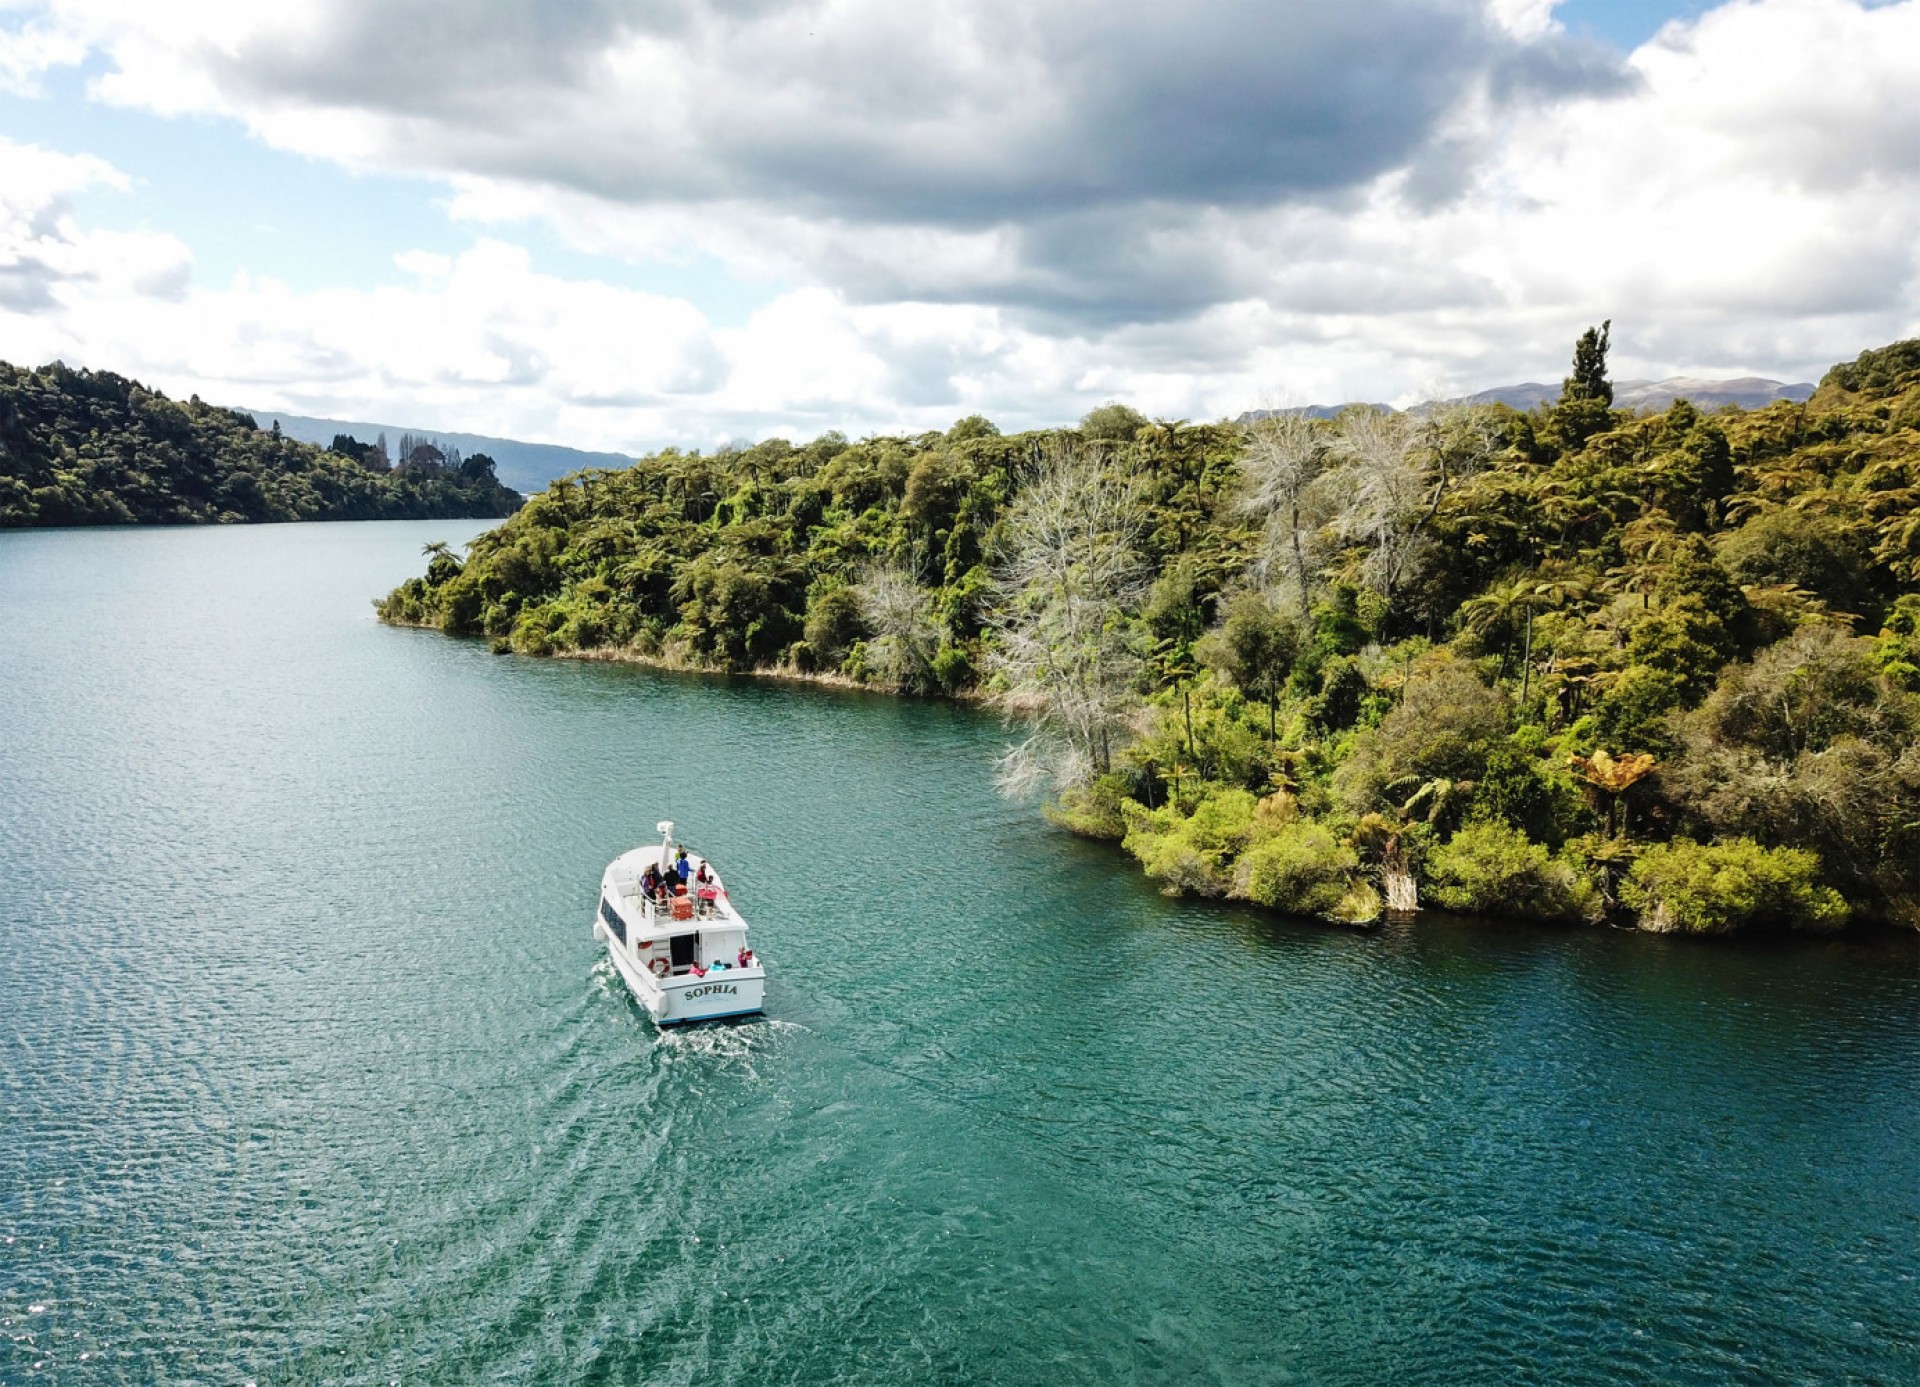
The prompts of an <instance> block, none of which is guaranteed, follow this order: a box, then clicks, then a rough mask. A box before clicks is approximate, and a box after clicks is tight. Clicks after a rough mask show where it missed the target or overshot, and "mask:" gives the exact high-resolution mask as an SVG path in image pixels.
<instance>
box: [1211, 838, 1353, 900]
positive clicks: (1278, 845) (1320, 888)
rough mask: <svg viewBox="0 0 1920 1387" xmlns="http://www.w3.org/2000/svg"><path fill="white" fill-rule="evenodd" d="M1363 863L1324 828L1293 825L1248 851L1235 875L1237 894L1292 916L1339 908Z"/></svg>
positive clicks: (1235, 890)
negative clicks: (1358, 868)
mask: <svg viewBox="0 0 1920 1387" xmlns="http://www.w3.org/2000/svg"><path fill="white" fill-rule="evenodd" d="M1359 865H1360V861H1359V858H1358V857H1356V856H1355V855H1354V851H1353V849H1352V848H1350V847H1348V846H1347V845H1346V844H1345V843H1342V842H1341V841H1340V840H1339V839H1337V838H1335V837H1334V836H1333V833H1332V831H1331V830H1329V829H1327V828H1326V827H1324V826H1323V825H1321V824H1317V823H1305V822H1295V823H1290V824H1285V825H1283V826H1281V827H1280V828H1279V829H1277V830H1275V831H1274V832H1273V833H1272V835H1271V836H1269V837H1268V838H1266V840H1265V841H1263V842H1261V843H1259V844H1257V845H1256V846H1254V847H1252V848H1250V849H1248V850H1247V852H1246V855H1245V856H1243V857H1242V858H1241V859H1240V865H1239V868H1238V870H1237V871H1236V873H1235V875H1234V894H1235V895H1236V896H1240V897H1243V898H1245V899H1246V900H1250V901H1254V902H1256V903H1258V904H1260V905H1264V906H1271V907H1272V908H1273V909H1275V910H1284V911H1287V912H1289V913H1291V914H1294V915H1325V914H1331V913H1332V912H1333V911H1334V910H1336V909H1338V908H1339V906H1340V903H1341V901H1342V900H1343V899H1344V898H1345V897H1346V895H1347V891H1348V888H1349V887H1350V886H1351V885H1352V882H1353V874H1354V871H1355V869H1356V868H1357V867H1358V866H1359Z"/></svg>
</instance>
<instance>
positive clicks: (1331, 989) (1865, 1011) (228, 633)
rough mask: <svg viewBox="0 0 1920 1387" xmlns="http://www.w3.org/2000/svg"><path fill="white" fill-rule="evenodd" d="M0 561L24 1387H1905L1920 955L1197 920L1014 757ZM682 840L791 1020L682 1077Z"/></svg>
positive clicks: (10, 1189)
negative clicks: (635, 891)
mask: <svg viewBox="0 0 1920 1387" xmlns="http://www.w3.org/2000/svg"><path fill="white" fill-rule="evenodd" d="M471 528H472V527H461V526H453V525H447V524H437V525H411V524H403V525H305V526H277V527H262V528H254V529H231V530H147V531H128V532H104V531H76V532H65V533H42V534H9V535H0V777H3V778H0V947H4V950H5V971H4V974H0V977H3V978H4V983H3V990H0V1381H5V1382H8V1383H12V1382H27V1381H38V1380H47V1381H59V1382H78V1383H86V1382H127V1383H146V1382H162V1383H186V1382H208V1383H234V1382H242V1381H246V1380H249V1379H252V1380H255V1381H258V1382H261V1383H268V1382H272V1383H287V1382H294V1383H297V1382H362V1381H364V1382H390V1381H401V1382H482V1381H489V1382H491V1381H500V1382H528V1383H531V1382H609V1383H615V1382H618V1383H696V1382H698V1383H795V1384H804V1383H823V1382H861V1383H869V1382H870V1383H887V1382H936V1383H1071V1382H1087V1383H1127V1382H1138V1383H1163V1382H1164V1383H1282V1382H1302V1383H1322V1382H1324V1383H1384V1382H1425V1383H1465V1382H1486V1383H1496V1382H1498V1383H1506V1382H1523V1381H1525V1382H1554V1383H1596V1384H1598V1383H1617V1382H1638V1383H1649V1384H1653V1383H1659V1384H1671V1383H1701V1384H1707V1383H1723V1382H1736V1381H1738V1382H1763V1381H1764V1382H1803V1383H1840V1382H1859V1383H1894V1384H1899V1383H1913V1382H1916V1381H1920V1280H1917V1279H1916V1278H1920V969H1917V968H1916V954H1915V951H1914V949H1913V947H1912V946H1911V941H1904V940H1891V941H1890V940H1881V941H1878V942H1864V943H1863V942H1850V943H1832V944H1814V945H1798V946H1792V947H1785V946H1781V947H1770V948H1749V949H1735V948H1726V947H1713V946H1701V945H1689V944H1686V943H1682V942H1674V941H1663V940H1656V939H1646V938H1640V937H1635V936H1623V935H1619V934H1613V933H1605V932H1593V933H1562V932H1557V931H1553V930H1547V929H1538V928H1518V927H1511V926H1501V925H1498V924H1492V923H1487V922H1477V923H1476V922H1465V921H1446V920H1442V919H1435V918H1428V919H1426V920H1423V922H1422V923H1421V924H1420V925H1419V926H1417V927H1415V928H1412V929H1409V930H1405V931H1401V932H1397V933H1396V932H1388V933H1385V934H1382V935H1378V936H1360V935H1352V934H1346V933H1341V932H1338V931H1334V930H1329V929H1324V928H1320V927H1316V926H1310V925H1304V924H1294V923H1289V922H1285V921H1277V920H1272V919H1268V918H1263V917H1258V916H1255V915H1251V914H1246V913H1241V912H1237V911H1233V910H1228V909H1221V908H1216V907H1207V906H1200V905H1192V904H1183V903H1178V902H1171V901H1167V900H1164V899H1162V898H1161V897H1160V896H1158V895H1157V894H1155V893H1154V892H1153V891H1152V890H1150V889H1149V888H1148V887H1147V886H1146V885H1145V884H1144V883H1143V882H1142V881H1141V880H1140V879H1139V878H1138V876H1137V875H1136V874H1135V873H1134V872H1133V871H1132V870H1131V869H1130V867H1129V866H1128V864H1126V863H1125V862H1124V861H1123V860H1122V859H1120V858H1119V857H1118V856H1117V855H1116V854H1115V853H1113V852H1112V851H1110V850H1108V849H1104V848H1100V847H1097V846H1090V845H1086V844H1081V843H1078V842H1076V841H1074V840H1072V839H1069V838H1066V837H1063V836H1061V835H1059V834H1057V833H1054V832H1052V831H1049V830H1047V829H1045V828H1044V827H1042V826H1040V825H1039V823H1038V822H1037V820H1036V818H1035V816H1034V815H1033V814H1032V813H1031V812H1029V811H1028V810H1025V809H1022V808H1020V807H1017V806H1009V805H1007V804H1005V803H1003V802H1001V801H1000V800H998V799H996V798H995V796H994V794H993V793H992V789H991V786H990V784H989V779H990V760H991V756H992V753H993V751H994V749H995V747H996V746H997V744H998V742H999V739H1000V735H1001V734H1000V730H999V728H998V727H997V726H996V725H995V724H994V723H993V722H992V721H991V720H988V719H985V718H982V717H980V716H978V715H976V714H973V713H970V712H968V711H965V710H959V709H952V708H944V707H932V706H920V705H913V704H905V703H897V702H892V701H888V700H885V699H878V698H863V697H858V696H851V695H846V694H837V693H828V692H822V691H819V690H813V689H806V688H794V687H785V686H779V685H772V684H751V683H746V682H728V681H721V680H712V679H695V678H681V677H670V676H665V675H659V674H653V673H648V672H645V671H639V670H633V669H626V668H620V667H615V666H610V665H596V664H583V663H567V662H557V661H551V662H540V661H531V660H521V659H503V658H498V657H494V656H491V655H489V654H488V653H487V651H486V649H485V648H484V647H483V646H480V645H476V644H472V643H466V642H458V641H452V640H448V639H446V638H443V637H440V636H437V635H433V634H428V633H420V632H406V631H393V630H387V629H384V628H382V627H380V626H378V625H377V624H375V623H374V621H373V620H372V618H371V615H370V612H369V606H368V599H369V597H371V596H372V595H373V594H375V593H377V592H380V591H383V590H385V589H386V588H387V587H389V586H391V585H392V583H394V582H395V581H397V580H398V579H400V578H402V577H404V576H406V575H407V574H408V573H410V572H414V571H417V569H418V567H419V565H420V563H421V559H420V547H421V545H422V544H423V543H424V542H425V541H427V540H429V539H449V540H454V541H459V540H463V539H465V538H466V537H467V536H468V534H470V533H471ZM669 813H670V814H671V816H672V817H673V818H674V819H676V820H677V821H679V823H680V824H681V826H682V831H683V834H684V836H685V837H686V839H687V840H688V842H689V843H691V844H694V845H696V846H697V847H699V848H701V849H702V850H705V851H708V852H711V853H712V854H713V855H714V856H715V858H716V859H717V860H718V861H719V862H720V864H721V865H722V867H723V868H724V869H725V870H726V872H727V874H728V877H729V880H730V884H731V885H732V886H733V888H734V894H735V897H736V899H737V901H738V902H739V904H740V905H741V906H742V908H743V909H744V910H745V911H746V912H747V913H748V916H749V918H750V920H751V921H752V922H753V925H754V934H755V942H756V943H757V944H758V946H759V948H760V950H761V952H762V953H763V955H764V956H765V957H766V958H767V959H768V961H769V963H770V966H771V970H772V981H771V982H770V985H769V988H768V1010H769V1017H768V1019H766V1020H764V1021H755V1022H749V1023H745V1024H739V1025H732V1026H727V1027H724V1028H718V1029H708V1030H703V1031H693V1032H680V1033H673V1034H665V1035H663V1034H661V1033H659V1032H657V1031H656V1030H655V1029H654V1028H653V1027H652V1026H651V1025H650V1024H649V1023H648V1021H647V1020H646V1017H645V1015H644V1014H643V1013H642V1012H641V1011H640V1010H639V1009H638V1008H637V1007H636V1006H634V1005H633V1004H632V1003H631V1002H630V1001H629V999H628V998H627V997H626V995H625V993H624V992H623V991H622V989H621V987H620V985H619V982H618V980H617V979H616V978H615V977H613V976H612V975H611V973H610V972H609V970H608V969H607V967H606V966H605V965H604V964H603V963H599V962H596V946H595V945H594V943H593V940H592V938H591V935H590V926H591V919H592V913H593V908H594V899H595V891H596V887H597V883H598V880H599V874H600V870H601V868H602V867H603V866H604V865H605V863H606V861H607V860H608V859H609V858H610V857H612V856H613V855H614V854H615V853H617V852H619V851H621V850H623V849H624V848H626V847H629V846H631V845H632V844H634V843H635V842H638V841H641V840H643V839H645V838H647V837H648V836H650V830H651V826H652V824H653V822H654V820H655V819H657V818H660V817H662V816H664V815H667V814H669Z"/></svg>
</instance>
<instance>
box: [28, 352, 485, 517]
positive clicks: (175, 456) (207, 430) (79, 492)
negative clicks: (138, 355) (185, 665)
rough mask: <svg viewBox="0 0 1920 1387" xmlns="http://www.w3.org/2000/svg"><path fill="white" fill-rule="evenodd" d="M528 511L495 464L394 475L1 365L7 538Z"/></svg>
mask: <svg viewBox="0 0 1920 1387" xmlns="http://www.w3.org/2000/svg"><path fill="white" fill-rule="evenodd" d="M329 441H331V439H329ZM519 504H520V497H519V496H518V495H517V494H515V493H514V492H512V491H510V490H508V489H507V488H506V487H504V486H502V485H501V484H500V482H499V480H498V479H497V478H496V477H495V476H494V474H493V470H492V469H491V468H490V467H489V466H488V465H487V461H486V459H485V458H473V459H469V460H468V461H466V462H464V463H462V464H460V465H458V466H450V465H446V464H445V461H444V459H440V460H436V459H435V457H434V456H432V455H429V456H423V457H422V458H420V459H418V460H416V461H413V462H409V463H407V464H404V465H402V466H399V467H391V466H388V465H387V463H386V462H385V461H383V460H380V459H378V458H372V457H366V456H357V457H347V456H343V455H341V454H339V453H333V452H329V451H327V450H325V449H323V448H316V447H314V446H312V445H311V444H308V443H303V442H300V441H299V440H297V439H293V438H288V437H285V436H284V434H282V433H275V432H273V431H272V428H271V426H269V427H268V428H266V429H260V428H256V427H254V421H253V420H252V419H251V418H249V417H248V416H246V415H245V414H242V413H239V412H238V411H235V410H229V409H220V408H217V407H215V406H213V405H209V404H203V403H202V402H201V401H200V399H199V397H198V396H195V397H194V398H193V399H191V400H188V401H186V402H184V403H182V402H180V401H177V400H170V399H168V398H167V397H166V396H165V395H162V394H160V393H159V392H158V391H156V390H149V389H147V388H146V387H145V386H143V385H141V384H140V382H138V381H135V380H129V379H127V378H126V377H125V376H116V375H114V374H113V373H112V372H111V371H76V370H73V369H72V368H70V367H68V366H64V365H62V364H61V363H59V362H57V361H56V362H54V363H53V364H52V365H51V366H42V367H40V368H39V369H37V370H33V369H27V368H24V367H18V366H10V365H8V364H6V363H5V362H0V529H10V528H15V527H20V526H29V525H203V524H209V523H218V524H234V523H240V522H245V521H264V520H449V519H467V518H477V517H489V516H505V515H511V514H512V513H513V512H514V510H515V509H516V508H517V507H518V506H519Z"/></svg>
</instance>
